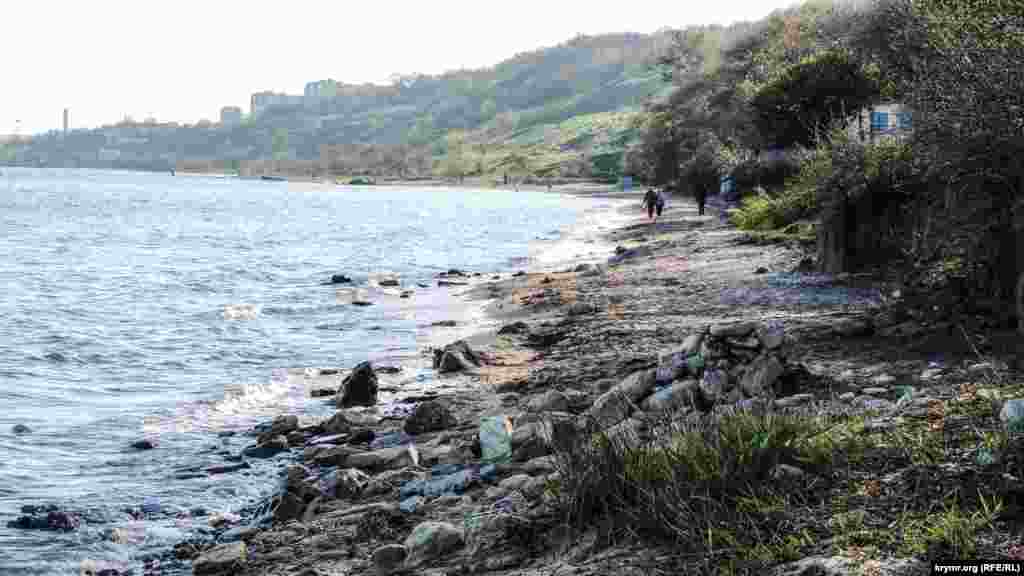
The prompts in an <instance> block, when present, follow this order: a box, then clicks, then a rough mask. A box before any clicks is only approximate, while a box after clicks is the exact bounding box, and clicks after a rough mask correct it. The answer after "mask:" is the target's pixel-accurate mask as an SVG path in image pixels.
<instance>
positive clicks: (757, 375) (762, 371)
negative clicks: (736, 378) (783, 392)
mask: <svg viewBox="0 0 1024 576" xmlns="http://www.w3.org/2000/svg"><path fill="white" fill-rule="evenodd" d="M784 371H785V369H784V368H783V366H782V363H781V362H779V359H778V358H776V357H774V356H760V357H758V358H757V359H756V360H754V361H753V362H752V363H751V364H750V365H749V366H748V367H747V370H746V372H745V373H744V374H743V378H742V379H741V380H740V389H741V390H743V393H744V394H746V395H747V397H750V398H753V397H755V396H763V395H765V394H767V393H770V392H771V391H772V389H773V388H772V386H774V385H775V381H776V380H778V379H779V377H780V376H782V373H783V372H784Z"/></svg>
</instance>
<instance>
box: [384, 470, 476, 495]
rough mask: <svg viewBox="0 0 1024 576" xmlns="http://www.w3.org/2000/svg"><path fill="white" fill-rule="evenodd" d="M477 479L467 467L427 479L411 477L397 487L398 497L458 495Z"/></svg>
mask: <svg viewBox="0 0 1024 576" xmlns="http://www.w3.org/2000/svg"><path fill="white" fill-rule="evenodd" d="M478 480H479V478H478V476H477V475H476V474H474V473H473V471H472V470H469V469H465V470H459V471H457V472H454V473H452V474H445V475H438V476H436V477H434V478H431V479H429V480H423V479H413V480H410V481H408V482H406V483H405V484H403V485H402V487H401V488H400V489H399V498H401V499H403V500H405V499H407V498H412V497H413V496H424V497H426V498H438V497H440V496H445V495H460V494H462V493H463V492H465V491H466V490H467V489H468V488H470V487H471V486H473V485H474V484H475V483H476V482H477V481H478Z"/></svg>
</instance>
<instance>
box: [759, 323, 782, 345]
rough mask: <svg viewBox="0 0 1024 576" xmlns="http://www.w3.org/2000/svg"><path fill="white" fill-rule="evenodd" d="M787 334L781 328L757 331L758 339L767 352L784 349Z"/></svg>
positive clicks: (767, 328)
mask: <svg viewBox="0 0 1024 576" xmlns="http://www.w3.org/2000/svg"><path fill="white" fill-rule="evenodd" d="M785 338H786V334H785V332H783V330H782V328H781V327H777V326H772V327H765V328H762V329H761V330H758V331H757V339H758V341H759V342H760V344H761V347H763V348H764V349H765V350H776V349H778V348H780V347H782V343H783V342H784V341H785Z"/></svg>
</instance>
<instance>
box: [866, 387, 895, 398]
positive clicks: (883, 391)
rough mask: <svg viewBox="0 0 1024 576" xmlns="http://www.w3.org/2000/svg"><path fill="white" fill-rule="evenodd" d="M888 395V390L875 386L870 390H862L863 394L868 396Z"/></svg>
mask: <svg viewBox="0 0 1024 576" xmlns="http://www.w3.org/2000/svg"><path fill="white" fill-rule="evenodd" d="M888 393H889V389H888V388H879V387H875V386H872V387H870V388H864V389H862V390H861V394H867V395H868V396H885V395H886V394H888Z"/></svg>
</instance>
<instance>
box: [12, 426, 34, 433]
mask: <svg viewBox="0 0 1024 576" xmlns="http://www.w3.org/2000/svg"><path fill="white" fill-rule="evenodd" d="M11 432H13V433H15V434H28V433H30V432H32V429H31V428H29V427H28V426H26V425H24V424H15V425H14V426H13V427H12V428H11Z"/></svg>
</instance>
